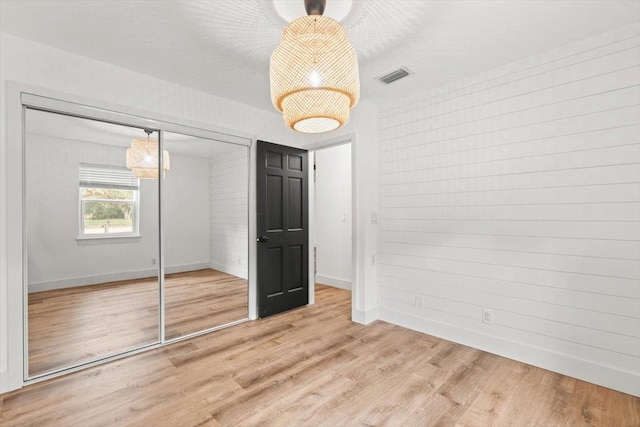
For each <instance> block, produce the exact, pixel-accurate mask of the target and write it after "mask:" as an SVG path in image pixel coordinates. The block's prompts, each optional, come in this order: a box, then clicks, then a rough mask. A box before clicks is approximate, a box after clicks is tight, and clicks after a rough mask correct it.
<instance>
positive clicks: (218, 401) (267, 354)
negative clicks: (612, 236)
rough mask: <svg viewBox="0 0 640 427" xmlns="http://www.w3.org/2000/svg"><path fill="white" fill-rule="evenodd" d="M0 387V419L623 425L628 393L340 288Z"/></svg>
mask: <svg viewBox="0 0 640 427" xmlns="http://www.w3.org/2000/svg"><path fill="white" fill-rule="evenodd" d="M316 290H317V294H316V304H315V305H313V306H307V307H303V308H300V309H297V310H293V311H290V312H288V313H283V314H280V315H277V316H272V317H270V318H267V319H261V320H258V321H254V322H248V323H244V324H241V325H238V326H234V327H232V328H228V329H225V330H221V331H218V332H214V333H211V334H208V335H204V336H201V337H198V338H195V339H191V340H188V341H183V342H180V343H175V344H173V345H170V346H167V347H164V348H160V349H156V350H152V351H148V352H145V353H141V354H138V355H135V356H132V357H129V358H126V359H123V360H119V361H115V362H111V363H109V364H106V365H102V366H99V367H94V368H91V369H87V370H84V371H80V372H76V373H73V374H69V375H66V376H64V377H60V378H57V379H53V380H49V381H46V382H42V383H37V384H33V385H30V386H27V387H25V388H23V389H21V390H17V391H15V392H12V393H8V394H5V395H0V405H1V406H0V407H1V411H2V412H1V413H2V415H1V417H0V424H2V425H3V426H5V427H8V426H49V427H53V426H82V427H90V426H204V425H207V426H221V425H222V426H230V425H233V426H258V425H261V426H359V425H362V426H371V425H387V426H423V425H425V426H426V425H434V426H435V425H438V426H514V427H520V426H545V427H546V426H569V425H571V426H582V425H594V426H607V427H609V426H629V427H631V426H635V427H637V426H638V425H640V399H638V398H635V397H632V396H630V395H625V394H622V393H619V392H615V391H612V390H608V389H605V388H603V387H599V386H595V385H592V384H588V383H585V382H583V381H579V380H576V379H573V378H568V377H565V376H562V375H558V374H554V373H552V372H549V371H545V370H543V369H538V368H535V367H532V366H528V365H525V364H522V363H519V362H515V361H512V360H509V359H505V358H502V357H499V356H495V355H492V354H489V353H485V352H482V351H479V350H475V349H472V348H469V347H465V346H462V345H458V344H454V343H451V342H448V341H445V340H441V339H438V338H435V337H432V336H429V335H424V334H421V333H418V332H414V331H410V330H407V329H403V328H401V327H397V326H393V325H390V324H388V323H385V322H381V321H376V322H374V323H372V324H370V325H367V326H363V325H359V324H356V323H352V322H350V320H349V318H350V304H351V297H350V293H349V292H348V291H343V290H339V289H333V288H328V287H325V286H317V287H316Z"/></svg>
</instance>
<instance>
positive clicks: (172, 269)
mask: <svg viewBox="0 0 640 427" xmlns="http://www.w3.org/2000/svg"><path fill="white" fill-rule="evenodd" d="M207 268H215V267H212V265H211V264H210V263H208V262H201V263H196V264H187V265H176V266H169V267H165V273H166V274H173V273H183V272H188V271H196V270H203V269H207ZM231 274H233V273H231ZM157 275H158V270H157V269H156V268H153V269H148V270H137V271H126V272H118V273H106V274H98V275H94V276H84V277H73V278H70V279H60V280H51V281H47V282H39V283H30V284H29V293H34V292H44V291H52V290H55V289H66V288H77V287H80V286H89V285H98V284H102V283H108V282H117V281H119V280H135V279H144V278H147V277H154V276H157Z"/></svg>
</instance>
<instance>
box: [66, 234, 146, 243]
mask: <svg viewBox="0 0 640 427" xmlns="http://www.w3.org/2000/svg"><path fill="white" fill-rule="evenodd" d="M141 237H142V236H141V235H140V234H126V235H121V236H118V235H112V236H101V235H97V236H78V237H76V242H78V245H105V244H110V243H112V244H119V243H137V242H138V241H139V240H140V238H141Z"/></svg>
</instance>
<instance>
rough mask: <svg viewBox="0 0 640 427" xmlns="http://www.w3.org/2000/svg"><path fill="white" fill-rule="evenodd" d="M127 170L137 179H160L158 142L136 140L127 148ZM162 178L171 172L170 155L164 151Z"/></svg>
mask: <svg viewBox="0 0 640 427" xmlns="http://www.w3.org/2000/svg"><path fill="white" fill-rule="evenodd" d="M127 169H131V172H132V173H133V176H135V177H136V178H158V141H156V140H155V139H134V140H133V141H131V148H127ZM162 169H163V173H162V176H165V173H166V172H167V171H168V170H169V153H168V152H167V150H163V151H162Z"/></svg>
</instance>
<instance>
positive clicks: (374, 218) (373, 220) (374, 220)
mask: <svg viewBox="0 0 640 427" xmlns="http://www.w3.org/2000/svg"><path fill="white" fill-rule="evenodd" d="M377 223H378V213H377V212H371V224H377Z"/></svg>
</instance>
